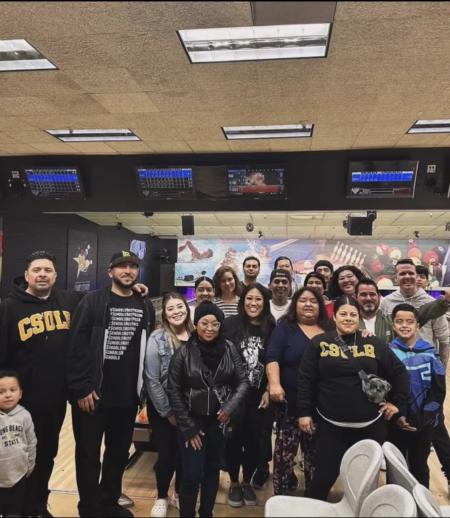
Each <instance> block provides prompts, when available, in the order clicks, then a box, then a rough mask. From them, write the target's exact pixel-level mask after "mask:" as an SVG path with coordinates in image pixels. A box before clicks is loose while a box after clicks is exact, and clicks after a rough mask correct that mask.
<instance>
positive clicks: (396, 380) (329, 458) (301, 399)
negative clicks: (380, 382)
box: [297, 297, 409, 500]
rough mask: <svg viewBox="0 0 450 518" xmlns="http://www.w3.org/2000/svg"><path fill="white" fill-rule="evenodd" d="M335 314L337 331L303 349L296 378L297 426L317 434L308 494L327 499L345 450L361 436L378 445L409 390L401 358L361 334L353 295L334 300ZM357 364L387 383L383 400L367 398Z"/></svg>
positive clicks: (321, 337)
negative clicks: (376, 401)
mask: <svg viewBox="0 0 450 518" xmlns="http://www.w3.org/2000/svg"><path fill="white" fill-rule="evenodd" d="M334 319H335V322H336V331H333V332H329V333H324V334H321V335H317V336H316V337H315V338H313V340H312V342H311V344H310V345H309V347H307V348H306V350H305V353H304V355H303V358H302V362H301V364H300V372H299V377H298V396H297V409H298V413H299V416H300V419H299V428H300V430H301V431H302V432H305V433H309V434H312V433H316V434H317V435H316V455H315V458H314V467H315V471H314V475H313V478H312V481H311V485H310V488H309V491H308V496H309V497H311V498H318V499H321V500H326V498H327V496H328V492H329V490H330V489H331V487H332V485H333V484H334V482H335V481H336V478H337V476H338V474H339V466H340V463H341V460H342V457H343V455H344V453H345V451H346V450H347V449H348V448H350V446H352V445H353V444H355V443H356V442H358V441H360V440H362V439H374V440H375V441H377V442H379V443H380V444H382V443H383V442H384V440H385V438H386V433H387V423H386V422H385V421H387V420H390V419H391V418H392V417H393V416H396V417H397V416H399V412H401V411H404V409H405V405H406V402H407V398H408V394H409V377H408V373H407V371H406V369H405V367H404V365H403V363H402V362H401V361H400V360H399V359H398V358H397V357H396V356H395V354H394V353H393V352H392V351H391V349H390V348H389V346H388V345H387V344H385V343H384V342H382V341H381V340H380V339H379V338H376V337H375V336H370V337H365V338H363V336H362V334H361V332H360V331H358V326H359V307H358V304H357V302H356V301H355V300H354V299H353V298H351V297H341V298H339V299H337V300H336V301H335V305H334ZM343 342H345V344H346V345H347V346H348V352H347V353H346V352H344V350H343V349H342V347H343V346H344V344H343ZM344 349H345V347H344ZM350 354H351V355H352V357H350ZM361 369H364V371H365V372H366V373H367V374H375V375H377V376H379V377H381V378H384V379H385V380H387V381H388V382H389V383H390V384H391V386H392V388H391V390H390V392H389V394H388V395H387V400H388V401H387V402H383V403H380V404H376V403H372V402H370V401H369V399H368V398H367V395H366V394H365V393H364V392H363V390H362V386H361V379H360V377H359V375H358V372H359V371H360V370H361ZM316 413H317V416H318V417H317V420H316V423H315V422H314V421H313V416H314V415H316ZM383 418H384V419H383Z"/></svg>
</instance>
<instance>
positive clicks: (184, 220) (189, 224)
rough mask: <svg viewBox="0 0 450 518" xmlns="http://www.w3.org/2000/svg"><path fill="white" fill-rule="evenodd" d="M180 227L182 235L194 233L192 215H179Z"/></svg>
mask: <svg viewBox="0 0 450 518" xmlns="http://www.w3.org/2000/svg"><path fill="white" fill-rule="evenodd" d="M181 227H182V229H183V236H193V235H194V216H181Z"/></svg>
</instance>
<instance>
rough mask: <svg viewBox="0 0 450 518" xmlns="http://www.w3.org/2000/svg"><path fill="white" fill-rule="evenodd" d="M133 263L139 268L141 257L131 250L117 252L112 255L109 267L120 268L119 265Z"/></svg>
mask: <svg viewBox="0 0 450 518" xmlns="http://www.w3.org/2000/svg"><path fill="white" fill-rule="evenodd" d="M124 263H131V264H135V265H136V266H139V265H140V264H141V262H140V261H139V257H138V256H137V255H136V254H135V253H134V252H131V251H130V250H122V251H121V252H116V253H115V254H113V255H112V257H111V260H110V261H109V267H110V268H114V266H119V264H124Z"/></svg>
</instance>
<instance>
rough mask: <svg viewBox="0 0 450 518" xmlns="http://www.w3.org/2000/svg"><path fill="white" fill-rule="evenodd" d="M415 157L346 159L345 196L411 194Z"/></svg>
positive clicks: (380, 196)
mask: <svg viewBox="0 0 450 518" xmlns="http://www.w3.org/2000/svg"><path fill="white" fill-rule="evenodd" d="M417 168H418V162H417V161H415V160H395V161H394V160H392V161H364V162H350V164H349V172H348V182H347V197H348V198H414V189H415V186H416V178H417Z"/></svg>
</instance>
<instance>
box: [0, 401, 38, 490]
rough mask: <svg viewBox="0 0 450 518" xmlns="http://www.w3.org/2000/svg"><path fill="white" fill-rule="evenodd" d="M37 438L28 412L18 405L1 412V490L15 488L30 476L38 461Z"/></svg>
mask: <svg viewBox="0 0 450 518" xmlns="http://www.w3.org/2000/svg"><path fill="white" fill-rule="evenodd" d="M36 443H37V440H36V436H35V434H34V426H33V421H32V419H31V415H30V413H29V412H28V410H25V408H24V407H23V406H21V405H17V406H16V407H15V408H14V409H13V410H10V411H9V412H8V413H7V412H3V410H0V488H9V487H13V486H14V485H15V484H17V482H19V480H20V479H22V478H23V477H24V476H28V475H30V473H31V472H32V471H33V469H34V464H35V461H36Z"/></svg>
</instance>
